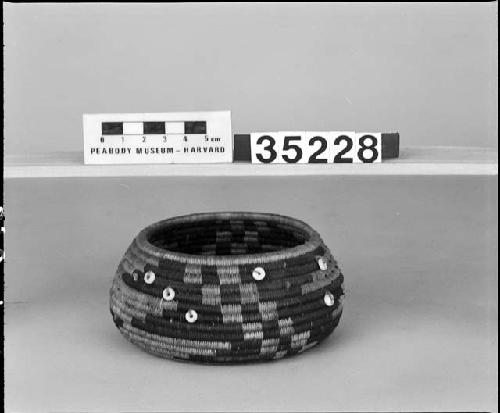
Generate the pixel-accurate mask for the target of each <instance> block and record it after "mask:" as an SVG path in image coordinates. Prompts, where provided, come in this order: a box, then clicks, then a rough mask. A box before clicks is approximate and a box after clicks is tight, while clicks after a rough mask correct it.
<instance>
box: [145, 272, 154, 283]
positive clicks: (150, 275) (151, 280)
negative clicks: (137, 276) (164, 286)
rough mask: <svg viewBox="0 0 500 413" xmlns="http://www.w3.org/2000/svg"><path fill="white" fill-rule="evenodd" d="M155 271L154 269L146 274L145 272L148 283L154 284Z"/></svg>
mask: <svg viewBox="0 0 500 413" xmlns="http://www.w3.org/2000/svg"><path fill="white" fill-rule="evenodd" d="M155 277H156V275H155V273H154V272H153V271H148V272H147V273H146V274H144V282H145V283H146V284H153V283H154V282H155Z"/></svg>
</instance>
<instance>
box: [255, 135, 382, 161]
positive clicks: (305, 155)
mask: <svg viewBox="0 0 500 413" xmlns="http://www.w3.org/2000/svg"><path fill="white" fill-rule="evenodd" d="M381 135H382V134H381V133H379V132H376V133H358V132H269V133H252V134H251V135H250V142H251V148H252V162H253V163H323V164H326V163H347V164H349V163H376V162H381V160H382V136H381Z"/></svg>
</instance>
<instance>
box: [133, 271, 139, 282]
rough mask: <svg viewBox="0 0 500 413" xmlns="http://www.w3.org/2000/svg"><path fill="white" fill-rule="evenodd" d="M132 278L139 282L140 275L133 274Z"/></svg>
mask: <svg viewBox="0 0 500 413" xmlns="http://www.w3.org/2000/svg"><path fill="white" fill-rule="evenodd" d="M132 278H133V279H134V281H137V280H138V279H139V274H137V272H135V271H134V272H133V273H132Z"/></svg>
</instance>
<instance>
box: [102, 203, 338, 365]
mask: <svg viewBox="0 0 500 413" xmlns="http://www.w3.org/2000/svg"><path fill="white" fill-rule="evenodd" d="M343 298H344V284H343V275H342V273H341V271H340V270H339V267H338V265H337V262H336V261H335V259H334V258H333V256H332V254H331V253H330V251H329V250H328V248H327V247H326V246H325V244H324V243H323V241H322V240H321V238H320V236H319V234H318V233H317V232H316V231H315V230H313V229H312V228H311V227H310V226H309V225H307V224H305V223H304V222H302V221H299V220H296V219H294V218H290V217H285V216H281V215H276V214H264V213H249V212H222V213H206V214H193V215H187V216H181V217H175V218H171V219H167V220H164V221H160V222H158V223H156V224H153V225H150V226H148V227H147V228H145V229H144V230H142V231H141V232H140V233H139V234H138V235H137V237H136V238H135V239H134V241H133V242H132V244H131V245H130V247H129V248H128V249H127V251H126V253H125V255H124V257H123V258H122V260H121V262H120V264H119V266H118V269H117V271H116V275H115V277H114V280H113V285H112V287H111V291H110V309H111V314H112V316H113V321H114V323H115V325H116V327H118V329H119V330H120V332H121V333H122V334H123V335H124V336H125V337H126V338H127V339H128V340H130V341H131V342H133V343H135V344H136V345H138V346H139V347H141V348H143V349H144V350H146V351H148V352H150V353H152V354H154V355H157V356H161V357H165V358H171V359H180V360H190V361H196V362H203V363H239V362H250V361H259V360H273V359H280V358H283V357H285V356H290V355H293V354H297V353H300V352H302V351H304V350H307V349H309V348H311V347H314V346H315V345H316V344H318V343H319V342H320V341H321V340H323V339H324V338H326V337H327V336H328V335H329V334H331V333H332V332H333V330H334V329H335V327H336V326H337V324H338V322H339V319H340V316H341V314H342V304H343Z"/></svg>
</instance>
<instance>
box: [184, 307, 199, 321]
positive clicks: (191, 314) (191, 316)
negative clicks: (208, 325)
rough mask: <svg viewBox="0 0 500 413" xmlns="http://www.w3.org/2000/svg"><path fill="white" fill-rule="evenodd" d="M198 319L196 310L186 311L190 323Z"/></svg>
mask: <svg viewBox="0 0 500 413" xmlns="http://www.w3.org/2000/svg"><path fill="white" fill-rule="evenodd" d="M196 320H198V313H197V312H196V311H195V310H188V312H187V313H186V321H187V322H188V323H194V322H195V321H196Z"/></svg>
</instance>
